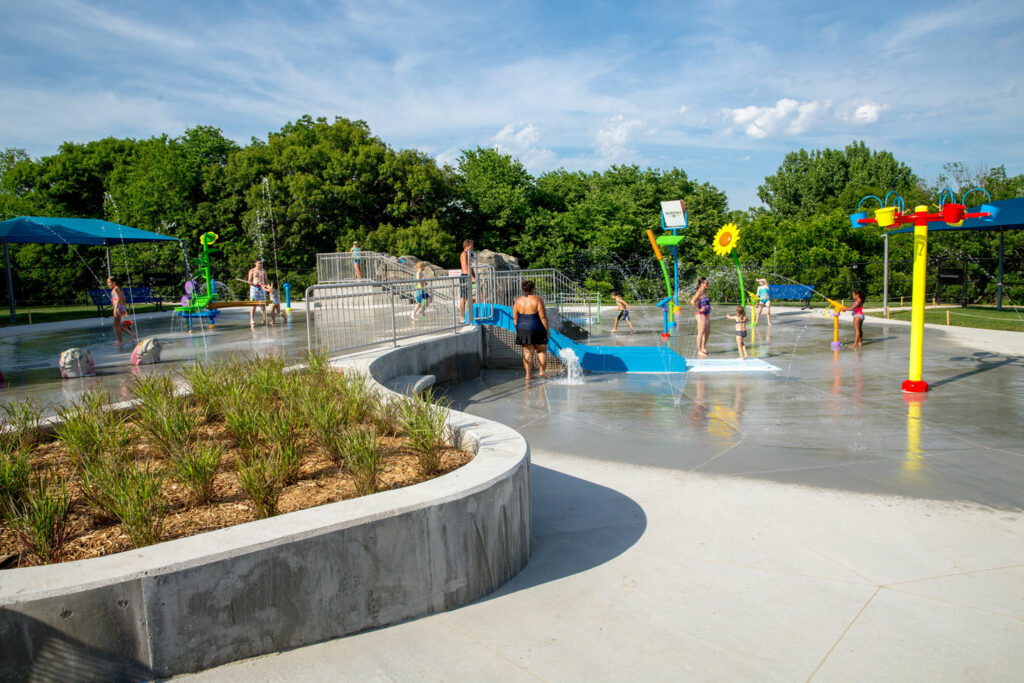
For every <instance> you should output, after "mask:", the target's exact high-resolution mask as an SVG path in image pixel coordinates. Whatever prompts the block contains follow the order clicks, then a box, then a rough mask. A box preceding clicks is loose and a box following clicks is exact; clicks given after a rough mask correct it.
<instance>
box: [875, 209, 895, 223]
mask: <svg viewBox="0 0 1024 683" xmlns="http://www.w3.org/2000/svg"><path fill="white" fill-rule="evenodd" d="M875 220H876V221H878V227H880V228H888V227H889V226H890V225H892V224H893V223H895V222H896V207H895V206H887V207H885V208H884V209H875Z"/></svg>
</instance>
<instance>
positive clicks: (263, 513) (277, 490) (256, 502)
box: [238, 454, 284, 519]
mask: <svg viewBox="0 0 1024 683" xmlns="http://www.w3.org/2000/svg"><path fill="white" fill-rule="evenodd" d="M238 485H239V486H241V487H242V490H243V491H245V495H247V496H249V502H250V503H251V504H252V508H253V511H254V512H255V513H256V517H258V518H259V519H265V518H267V517H273V516H274V515H276V514H277V501H278V499H279V498H280V497H281V490H282V489H283V488H284V481H283V479H282V477H281V476H280V472H279V468H278V460H277V458H274V457H268V455H267V454H261V455H260V456H257V457H253V458H251V459H250V460H249V461H248V462H246V461H244V460H239V461H238Z"/></svg>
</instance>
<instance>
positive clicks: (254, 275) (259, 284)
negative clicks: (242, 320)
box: [245, 258, 269, 326]
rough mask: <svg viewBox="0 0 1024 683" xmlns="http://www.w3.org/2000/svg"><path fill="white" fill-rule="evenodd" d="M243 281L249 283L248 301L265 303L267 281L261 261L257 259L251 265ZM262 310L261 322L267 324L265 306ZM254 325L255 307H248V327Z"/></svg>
mask: <svg viewBox="0 0 1024 683" xmlns="http://www.w3.org/2000/svg"><path fill="white" fill-rule="evenodd" d="M245 281H246V282H248V283H249V301H266V300H267V285H268V284H269V280H268V279H267V271H265V270H264V269H263V259H261V258H258V259H256V261H255V262H254V263H253V266H252V268H250V269H249V274H248V275H246V276H245ZM261 308H262V309H263V322H264V323H265V322H267V309H266V305H263V306H262V307H261ZM255 324H256V306H250V307H249V325H250V326H251V325H255Z"/></svg>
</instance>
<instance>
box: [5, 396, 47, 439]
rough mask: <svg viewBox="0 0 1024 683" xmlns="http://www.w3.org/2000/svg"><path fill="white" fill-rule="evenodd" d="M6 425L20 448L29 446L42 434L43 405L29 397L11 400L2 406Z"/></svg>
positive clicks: (40, 437)
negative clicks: (21, 399)
mask: <svg viewBox="0 0 1024 683" xmlns="http://www.w3.org/2000/svg"><path fill="white" fill-rule="evenodd" d="M4 414H5V415H6V416H7V418H6V422H7V426H8V427H9V429H10V430H11V432H13V436H14V438H16V439H17V440H18V441H19V442H20V444H21V447H22V448H31V447H32V446H34V445H36V444H37V443H39V441H40V440H41V439H42V436H43V406H41V405H39V404H38V403H36V402H35V401H34V400H32V399H31V398H26V399H25V400H23V401H12V402H10V403H8V404H6V405H5V406H4Z"/></svg>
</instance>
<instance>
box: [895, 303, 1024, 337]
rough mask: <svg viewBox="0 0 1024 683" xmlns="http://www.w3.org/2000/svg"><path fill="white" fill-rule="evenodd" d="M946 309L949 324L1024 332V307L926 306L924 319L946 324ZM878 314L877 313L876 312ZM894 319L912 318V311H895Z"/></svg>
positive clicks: (929, 321) (928, 321)
mask: <svg viewBox="0 0 1024 683" xmlns="http://www.w3.org/2000/svg"><path fill="white" fill-rule="evenodd" d="M946 311H949V324H950V325H957V326H959V327H979V328H982V329H986V330H1011V331H1013V332H1024V309H1022V310H1021V311H1020V312H1017V311H1015V310H1013V309H1012V308H1006V307H1004V308H1003V310H1001V311H997V310H996V309H995V308H986V307H982V306H968V307H967V308H960V307H959V306H958V307H956V308H926V309H925V311H924V321H925V322H926V323H933V324H935V325H945V324H946ZM876 315H877V313H876ZM889 317H890V318H892V319H893V320H910V311H909V310H908V311H899V312H893V313H890V315H889Z"/></svg>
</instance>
